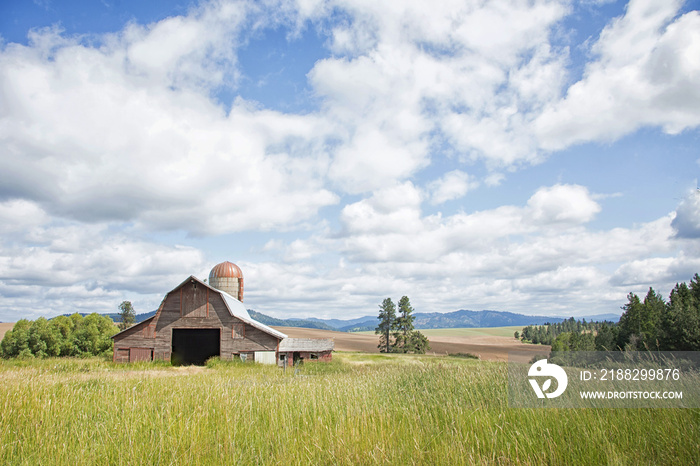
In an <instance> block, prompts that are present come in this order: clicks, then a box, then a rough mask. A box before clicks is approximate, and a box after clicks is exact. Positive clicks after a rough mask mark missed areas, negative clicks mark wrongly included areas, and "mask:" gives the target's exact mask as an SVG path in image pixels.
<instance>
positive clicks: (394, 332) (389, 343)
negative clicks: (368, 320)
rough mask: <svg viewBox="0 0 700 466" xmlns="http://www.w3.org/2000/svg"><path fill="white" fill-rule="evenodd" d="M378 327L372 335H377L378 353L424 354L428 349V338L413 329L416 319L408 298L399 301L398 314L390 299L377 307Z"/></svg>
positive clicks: (404, 297)
mask: <svg viewBox="0 0 700 466" xmlns="http://www.w3.org/2000/svg"><path fill="white" fill-rule="evenodd" d="M377 318H378V319H379V325H378V326H377V328H376V329H375V331H374V333H376V334H378V335H379V345H378V348H379V351H380V352H382V353H418V354H424V353H425V352H426V351H428V350H429V349H430V343H429V342H428V338H427V337H426V336H425V335H423V334H422V333H421V332H419V331H418V330H415V329H414V327H413V321H414V320H415V319H416V317H415V316H414V315H413V307H412V306H411V302H410V300H409V299H408V296H403V297H402V298H401V299H400V300H399V314H398V315H397V314H396V305H395V304H394V302H393V301H392V300H391V298H386V299H385V300H384V301H382V304H381V305H380V306H379V316H378V317H377Z"/></svg>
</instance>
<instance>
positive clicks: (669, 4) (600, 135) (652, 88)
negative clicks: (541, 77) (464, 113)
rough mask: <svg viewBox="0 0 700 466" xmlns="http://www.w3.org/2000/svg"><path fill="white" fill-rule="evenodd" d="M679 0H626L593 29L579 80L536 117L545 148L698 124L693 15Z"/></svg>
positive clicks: (698, 30) (699, 31) (699, 46)
mask: <svg viewBox="0 0 700 466" xmlns="http://www.w3.org/2000/svg"><path fill="white" fill-rule="evenodd" d="M681 5H682V2H681V1H680V0H669V1H666V2H657V1H654V0H632V1H630V3H629V4H628V6H627V11H626V13H625V15H624V16H623V17H620V18H618V19H616V20H615V21H613V22H612V23H610V24H609V25H608V26H607V27H606V28H605V29H604V30H603V32H602V33H601V34H600V38H599V39H598V41H597V42H596V43H595V44H594V46H593V48H592V52H593V53H594V54H595V55H596V56H597V60H596V61H593V62H591V63H589V64H588V65H587V67H586V70H585V73H584V77H583V79H582V80H581V81H579V82H577V83H575V84H574V85H572V86H571V87H570V88H569V89H568V92H567V95H566V98H565V99H563V100H561V101H554V102H552V103H551V105H550V106H549V107H548V108H547V109H546V110H545V111H544V112H543V113H542V115H541V116H539V117H538V118H537V120H536V122H535V129H536V131H537V134H538V138H539V140H540V145H541V147H543V148H545V149H548V150H557V149H562V148H565V147H567V146H569V145H571V144H575V143H579V142H585V141H595V140H614V139H617V138H619V137H621V136H623V135H625V134H628V133H630V132H632V131H635V130H636V129H638V128H639V127H641V126H660V127H662V128H663V129H664V131H666V132H667V133H670V134H676V133H679V132H681V131H683V130H684V129H687V128H695V127H697V126H698V125H700V110H698V109H700V90H699V89H698V86H697V85H696V83H697V82H698V81H699V80H700V58H699V57H700V14H699V13H698V12H697V11H691V12H688V13H685V14H684V15H682V16H681V17H679V18H675V16H676V15H677V13H678V10H679V8H680V6H681Z"/></svg>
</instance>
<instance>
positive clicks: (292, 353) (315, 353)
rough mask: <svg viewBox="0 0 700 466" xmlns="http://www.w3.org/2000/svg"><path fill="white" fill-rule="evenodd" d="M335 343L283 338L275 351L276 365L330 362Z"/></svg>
mask: <svg viewBox="0 0 700 466" xmlns="http://www.w3.org/2000/svg"><path fill="white" fill-rule="evenodd" d="M334 347H335V343H334V342H333V340H330V339H320V338H285V339H284V340H282V341H281V342H280V344H279V348H278V349H277V365H278V366H284V365H285V364H286V365H290V366H291V365H293V364H295V363H297V362H303V361H330V360H331V358H332V357H333V356H332V355H333V348H334Z"/></svg>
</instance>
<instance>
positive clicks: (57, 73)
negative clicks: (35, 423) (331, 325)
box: [0, 0, 700, 319]
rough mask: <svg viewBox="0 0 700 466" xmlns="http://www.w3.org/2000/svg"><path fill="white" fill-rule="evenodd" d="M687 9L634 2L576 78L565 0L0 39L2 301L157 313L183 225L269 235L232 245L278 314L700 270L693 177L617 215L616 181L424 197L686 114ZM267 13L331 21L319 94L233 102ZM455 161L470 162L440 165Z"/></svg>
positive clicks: (471, 299)
mask: <svg viewBox="0 0 700 466" xmlns="http://www.w3.org/2000/svg"><path fill="white" fill-rule="evenodd" d="M605 1H607V0H596V1H593V2H586V3H587V4H589V5H590V4H593V3H596V4H600V3H604V2H605ZM680 7H681V2H680V1H679V0H673V1H669V2H654V1H651V0H633V1H632V2H630V4H629V6H628V8H627V10H626V12H625V15H624V16H622V17H620V18H617V19H616V20H614V21H612V22H611V23H610V24H608V25H607V26H606V27H605V29H604V30H603V31H602V32H601V34H600V36H599V37H598V38H597V39H594V41H593V42H594V43H593V45H592V46H591V49H590V52H591V56H590V57H589V58H590V59H591V61H590V62H589V63H588V64H587V65H585V68H584V73H583V77H582V78H581V79H580V81H578V82H576V83H574V84H573V85H571V86H569V87H568V88H567V83H568V82H569V80H570V79H571V77H570V76H569V75H568V73H569V69H570V68H571V63H570V61H571V57H570V56H569V49H568V45H569V44H568V43H567V42H566V41H565V40H562V35H561V34H560V33H559V32H558V29H559V28H560V27H562V25H563V21H564V20H565V19H566V17H567V15H569V14H570V13H571V12H572V9H573V8H576V4H574V3H572V2H570V1H568V0H532V1H528V2H524V1H515V2H514V1H510V0H494V1H489V2H463V1H452V0H450V1H445V2H437V3H435V2H433V3H426V2H420V1H418V2H368V1H365V0H337V1H336V0H328V1H323V0H297V1H273V2H265V3H262V4H261V3H256V2H248V1H235V2H229V1H224V0H221V1H212V2H205V3H203V4H201V5H200V6H197V7H193V8H192V9H191V10H190V11H189V12H188V13H187V14H184V15H181V16H174V17H171V18H166V19H163V20H161V21H158V22H155V23H152V24H138V23H136V22H131V23H129V24H127V25H126V26H125V27H124V28H123V29H122V30H121V31H115V32H114V33H113V34H107V35H96V36H89V37H87V36H86V37H74V36H68V35H66V34H65V33H63V32H62V31H61V30H60V29H59V28H50V29H45V30H37V31H32V32H31V34H30V41H29V44H28V45H19V44H12V43H8V44H2V46H1V47H0V145H1V146H2V148H3V152H2V154H1V155H0V233H2V238H0V294H1V295H2V296H3V307H4V309H5V310H6V311H5V312H6V314H5V316H6V315H12V313H16V314H17V315H20V313H25V315H26V312H27V310H31V312H33V313H35V314H36V315H39V314H42V313H47V312H51V313H57V312H71V311H73V310H78V309H80V310H113V307H114V306H115V305H116V304H118V302H119V300H120V299H129V298H132V296H131V295H134V296H136V299H133V298H132V299H133V300H134V301H135V302H136V303H137V304H138V307H139V309H141V310H144V311H146V310H152V309H153V308H154V307H155V306H157V304H158V302H159V301H160V299H161V298H162V294H163V293H164V292H165V291H167V290H168V289H170V288H171V287H172V286H175V285H176V284H177V283H179V281H180V280H182V279H183V278H184V277H186V276H187V275H189V274H191V273H193V272H196V273H198V274H199V275H200V276H201V275H203V276H206V272H207V270H208V267H209V266H211V265H213V264H210V263H209V262H210V261H209V259H208V258H207V257H205V256H206V255H205V253H204V252H203V251H202V250H199V249H196V248H194V247H185V246H178V245H173V244H167V241H165V240H163V241H161V240H159V239H158V238H159V235H162V234H164V233H171V232H173V231H176V232H178V233H177V234H180V232H182V234H183V235H187V236H188V237H190V238H191V237H193V236H194V237H202V236H205V237H206V236H216V235H224V234H228V233H232V232H252V233H253V234H252V235H251V236H255V235H257V234H258V233H260V232H266V234H270V235H271V236H272V237H273V239H270V238H268V237H266V238H265V239H264V240H261V242H264V243H265V244H261V245H255V246H251V248H253V249H254V248H258V249H259V251H260V254H261V256H265V258H262V257H261V258H260V260H258V261H250V262H247V263H246V262H241V263H240V264H239V265H241V266H242V267H243V268H244V269H245V274H246V280H247V282H248V283H251V284H255V285H253V286H252V287H250V288H248V290H249V294H247V296H248V298H250V299H248V298H247V301H248V302H250V303H251V304H252V305H253V307H257V308H259V309H261V310H265V311H269V312H270V313H273V314H275V315H280V316H283V315H284V312H287V311H288V312H293V313H297V314H296V315H302V316H307V315H308V313H309V302H314V303H316V306H317V307H318V308H321V307H322V308H324V309H325V310H326V311H324V312H328V313H331V314H333V315H335V316H339V315H348V314H353V315H364V314H368V313H369V314H373V313H375V311H376V304H378V302H379V301H380V300H381V299H382V298H384V297H386V294H387V293H393V295H394V296H400V295H402V294H407V293H410V294H411V297H412V299H415V303H414V304H415V305H416V307H417V308H419V307H423V308H422V310H429V311H437V310H441V311H449V310H455V309H456V308H458V307H459V306H461V305H462V303H464V305H471V306H474V307H476V308H478V307H490V306H493V307H497V308H500V309H510V310H519V311H525V312H538V313H549V311H551V312H552V313H557V312H570V311H571V310H572V309H573V307H574V306H575V304H572V303H576V302H580V300H581V299H588V297H590V296H593V295H595V296H596V299H597V301H596V303H597V304H591V305H592V306H593V305H595V306H598V307H599V308H600V309H601V310H609V308H610V307H609V306H610V305H612V307H613V308H615V309H617V307H618V306H619V300H620V298H621V297H622V298H624V295H625V294H626V293H627V292H629V291H630V290H629V289H628V288H627V287H629V286H635V287H636V286H640V287H642V286H643V285H646V283H645V282H646V281H649V280H661V281H664V280H667V281H671V280H682V279H686V278H687V277H686V276H684V275H682V274H685V273H686V272H688V271H689V270H690V269H692V268H693V267H696V266H697V262H696V261H694V260H693V259H692V257H697V256H698V251H697V250H696V249H697V246H695V243H694V242H692V241H688V240H689V239H696V238H698V237H700V221H699V220H698V215H697V214H698V211H699V210H700V209H698V202H699V201H698V199H697V196H691V197H689V198H688V199H686V200H685V201H684V202H683V203H682V204H681V205H680V206H679V207H678V209H677V211H676V212H675V216H674V215H669V216H662V217H661V218H658V219H657V220H654V221H647V222H644V223H641V224H637V225H633V226H627V227H625V228H623V227H620V228H612V229H608V230H593V229H592V227H591V226H590V225H591V222H593V221H594V220H595V219H596V216H597V215H598V214H599V213H600V212H601V210H602V209H603V208H604V206H605V202H604V198H603V197H601V196H599V195H596V194H593V193H591V192H589V190H588V188H586V187H584V186H581V185H576V184H557V185H553V186H544V187H541V188H540V189H538V190H536V191H534V192H532V193H531V194H532V195H531V196H530V198H529V199H528V200H525V199H522V200H520V201H509V203H508V204H506V205H500V206H499V207H494V208H489V209H485V210H477V211H462V210H460V211H459V212H457V213H453V214H445V215H443V214H441V213H431V214H428V213H426V212H424V210H423V209H424V207H425V206H426V205H428V204H429V206H428V207H430V206H432V207H433V211H434V209H435V208H434V206H436V205H440V204H442V203H445V202H448V201H458V200H459V199H461V198H463V197H464V196H466V195H467V194H468V193H470V192H471V191H472V190H476V189H478V187H480V186H489V187H492V188H493V187H503V186H502V182H503V180H504V179H505V175H504V173H509V172H512V171H514V170H516V169H518V168H521V167H523V166H527V165H529V164H534V163H539V162H542V161H543V160H545V158H544V157H545V155H546V153H545V152H548V151H553V150H557V149H561V148H566V147H569V146H570V145H572V144H576V143H579V142H585V141H598V140H613V139H616V138H619V137H621V136H623V135H626V134H629V133H630V132H632V131H635V130H636V129H637V128H639V127H641V126H655V127H661V128H663V129H664V131H666V132H668V133H669V134H675V133H678V132H681V131H685V130H688V129H691V128H696V127H697V126H698V125H699V124H700V117H699V115H700V113H698V109H699V108H700V105H698V104H700V97H699V96H700V94H698V87H697V85H696V83H697V82H698V81H700V79H698V78H700V75H699V73H700V71H699V70H700V62H698V57H700V53H699V52H698V51H699V49H698V44H700V36H699V35H698V31H700V22H699V21H700V20H699V17H700V16H699V15H698V13H697V12H696V11H690V12H688V13H685V14H682V15H679V14H678V11H679V8H680ZM591 8H593V7H592V6H591ZM273 28H281V29H283V30H285V31H286V32H287V33H288V37H289V39H290V40H294V38H295V37H299V36H300V35H301V34H303V33H308V32H310V30H311V29H312V28H315V31H314V32H315V33H318V34H319V35H320V37H321V40H322V41H323V40H325V41H326V42H325V45H326V46H327V47H328V53H326V54H325V55H324V56H320V57H319V59H318V60H317V61H316V62H315V63H314V65H313V66H311V67H310V69H308V70H307V71H308V73H307V74H306V77H307V80H308V81H307V83H306V84H308V86H309V87H308V89H309V93H310V94H312V97H313V99H311V100H309V107H308V108H307V109H306V110H305V111H304V112H303V113H301V112H300V113H289V112H283V111H280V110H279V109H275V108H265V107H263V106H262V105H261V104H260V103H257V102H254V101H251V100H247V99H246V97H245V96H243V95H238V96H235V97H234V98H233V100H232V101H221V100H219V97H220V96H221V95H232V94H233V95H236V93H237V91H238V90H239V88H238V87H237V86H238V85H239V83H240V81H241V73H242V70H241V69H240V63H239V61H238V53H239V51H240V49H241V47H242V46H243V45H244V44H246V43H247V42H248V41H250V40H252V38H254V37H257V36H256V35H257V34H260V35H263V36H264V34H265V32H266V31H268V30H271V29H273ZM305 31H306V32H305ZM441 158H449V159H450V161H449V165H450V166H451V167H453V168H454V169H453V170H452V171H450V172H449V173H439V172H438V174H435V173H436V171H434V170H433V168H435V167H439V166H441V164H440V163H439V162H442V160H439V159H441ZM476 164H480V165H482V166H483V167H482V166H479V167H478V168H475V169H473V168H472V167H473V166H474V165H476ZM455 165H456V166H455ZM465 166H469V168H465ZM482 168H483V170H482ZM427 173H431V175H430V179H426V177H427V176H428V175H427ZM475 173H480V174H481V173H483V178H482V177H481V175H479V177H478V178H477V176H475V175H474V174H475ZM408 180H410V181H408ZM545 183H551V181H546V182H545ZM326 214H327V215H328V218H327V220H325V219H321V218H320V217H322V216H323V215H326ZM319 225H320V226H319ZM329 225H333V227H329ZM293 230H297V231H298V230H305V231H304V233H303V234H302V235H300V236H298V237H293V236H291V235H290V236H285V235H286V234H288V233H289V232H290V231H293ZM279 232H284V233H283V234H280V233H279ZM310 232H311V233H310ZM278 235H279V236H278ZM222 242H223V240H222ZM199 244H203V243H199ZM679 245H680V246H679ZM246 246H248V244H246V245H245V246H240V247H241V248H244V247H246ZM212 248H213V247H212ZM207 252H208V253H210V254H214V253H213V252H211V251H207ZM231 259H233V260H235V258H231ZM657 285H658V286H664V283H660V284H657ZM553 295H556V296H557V299H555V300H552V299H551V296H553ZM548 296H549V297H548ZM414 297H415V298H414ZM586 302H589V301H588V300H587V301H586ZM44 303H50V306H47V307H42V306H44ZM110 303H111V304H110ZM110 306H111V308H110ZM606 306H608V307H607V308H606ZM5 316H3V317H2V318H3V319H7V317H5ZM326 316H330V315H328V314H327V315H326Z"/></svg>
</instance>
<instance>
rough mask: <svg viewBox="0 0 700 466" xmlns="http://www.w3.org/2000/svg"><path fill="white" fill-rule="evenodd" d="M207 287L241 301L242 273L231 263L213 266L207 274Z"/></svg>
mask: <svg viewBox="0 0 700 466" xmlns="http://www.w3.org/2000/svg"><path fill="white" fill-rule="evenodd" d="M209 285H210V286H212V287H214V288H216V289H217V290H221V291H225V292H226V293H228V294H230V295H231V296H233V297H234V298H237V299H238V300H239V301H243V272H241V269H240V268H239V267H238V266H237V265H236V264H234V263H233V262H229V261H226V262H222V263H221V264H217V265H215V266H214V268H213V269H211V272H209Z"/></svg>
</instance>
